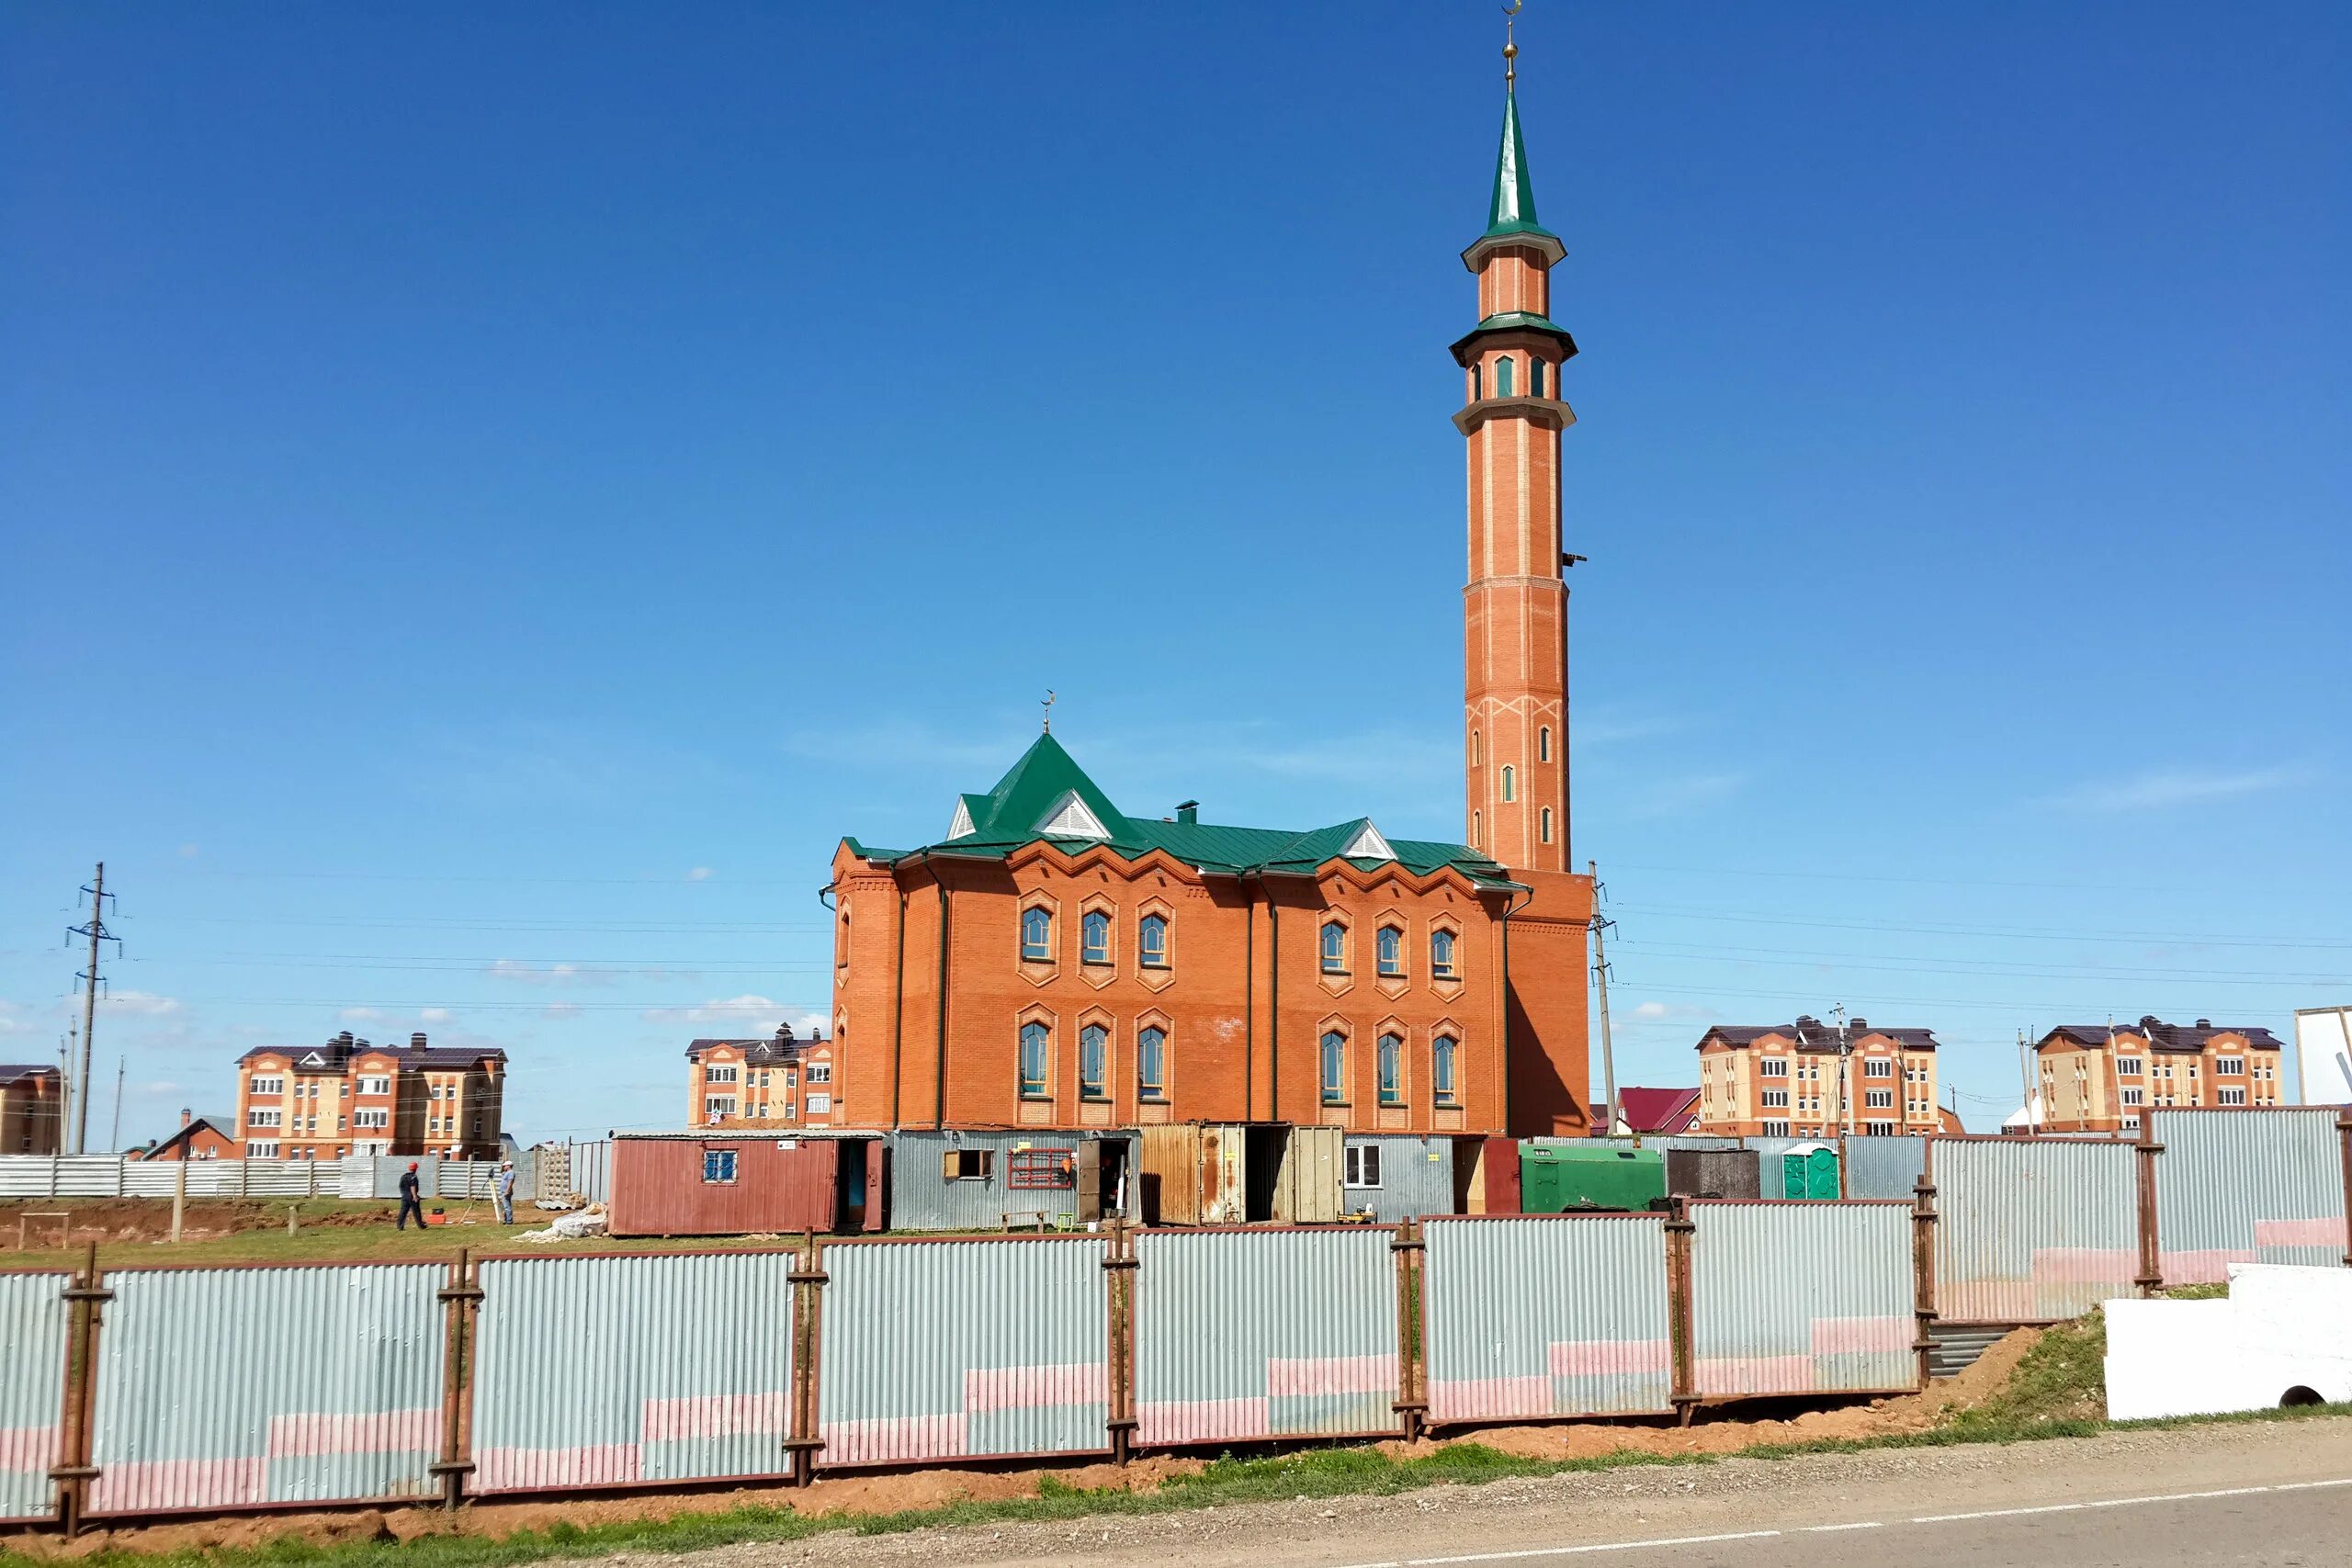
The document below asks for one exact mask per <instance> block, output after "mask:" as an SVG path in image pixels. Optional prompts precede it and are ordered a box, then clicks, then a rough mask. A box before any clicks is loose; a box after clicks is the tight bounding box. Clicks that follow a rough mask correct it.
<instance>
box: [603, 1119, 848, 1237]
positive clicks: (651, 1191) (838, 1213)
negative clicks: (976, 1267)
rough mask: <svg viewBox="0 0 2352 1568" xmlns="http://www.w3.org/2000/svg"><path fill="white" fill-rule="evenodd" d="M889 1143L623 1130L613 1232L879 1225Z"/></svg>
mask: <svg viewBox="0 0 2352 1568" xmlns="http://www.w3.org/2000/svg"><path fill="white" fill-rule="evenodd" d="M885 1148H886V1145H885V1144H884V1142H883V1140H882V1138H881V1136H880V1135H879V1134H870V1133H869V1134H848V1135H842V1134H821V1135H811V1134H809V1133H807V1132H800V1133H797V1134H786V1135H785V1136H781V1137H779V1136H777V1134H776V1133H775V1130H773V1129H770V1130H768V1131H764V1132H757V1133H753V1132H736V1131H719V1130H717V1129H708V1130H701V1131H695V1132H690V1133H637V1134H619V1135H617V1136H616V1137H615V1138H614V1139H613V1146H612V1188H613V1190H612V1198H611V1201H610V1203H609V1206H608V1207H609V1213H610V1215H611V1219H610V1225H611V1229H612V1234H613V1235H616V1236H648V1235H785V1234H788V1233H790V1232H795V1231H837V1232H847V1231H862V1230H880V1229H881V1228H882V1227H883V1224H884V1222H885V1219H886V1212H885V1207H884V1204H883V1202H882V1201H881V1198H882V1194H883V1193H884V1192H885V1191H886V1190H887V1174H886V1168H887V1164H888V1162H887V1159H886V1157H885Z"/></svg>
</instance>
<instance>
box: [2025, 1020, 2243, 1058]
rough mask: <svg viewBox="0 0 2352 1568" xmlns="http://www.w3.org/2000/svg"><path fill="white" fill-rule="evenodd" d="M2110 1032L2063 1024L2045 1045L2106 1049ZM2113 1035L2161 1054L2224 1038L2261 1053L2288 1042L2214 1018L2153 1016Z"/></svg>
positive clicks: (2045, 1038) (2089, 1025) (2117, 1028)
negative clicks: (2240, 1039)
mask: <svg viewBox="0 0 2352 1568" xmlns="http://www.w3.org/2000/svg"><path fill="white" fill-rule="evenodd" d="M2109 1032H2110V1031H2109V1027H2108V1025H2106V1024H2104V1023H2062V1024H2059V1025H2058V1026H2057V1027H2055V1028H2053V1029H2052V1030H2051V1031H2050V1032H2049V1033H2047V1034H2045V1035H2043V1036H2042V1037H2041V1043H2048V1042H2050V1041H2052V1040H2055V1039H2059V1038H2062V1037H2063V1038H2064V1039H2068V1040H2072V1041H2074V1042H2075V1043H2078V1044H2083V1045H2104V1044H2106V1043H2107V1041H2108V1036H2109ZM2112 1032H2113V1033H2116V1034H2129V1035H2137V1036H2138V1037H2140V1038H2141V1039H2143V1040H2145V1041H2146V1042H2147V1043H2148V1044H2149V1047H2150V1048H2151V1049H2153V1050H2157V1051H2202V1050H2203V1049H2204V1048H2205V1047H2206V1046H2207V1045H2208V1044H2210V1043H2211V1042H2212V1040H2213V1038H2214V1036H2216V1035H2220V1034H2236V1035H2242V1036H2244V1037H2245V1043H2247V1044H2248V1045H2250V1046H2252V1047H2253V1048H2255V1049H2256V1050H2257V1051H2279V1050H2284V1049H2285V1048H2286V1042H2285V1041H2283V1040H2280V1039H2279V1038H2278V1036H2277V1035H2275V1034H2273V1033H2271V1032H2270V1031H2268V1030H2267V1029H2265V1028H2263V1027H2262V1026H2260V1025H2259V1024H2236V1023H2223V1024H2216V1023H2215V1022H2214V1021H2212V1020H2211V1019H2210V1018H2200V1019H2199V1020H2198V1021H2196V1022H2195V1023H2166V1022H2165V1021H2163V1020H2162V1019H2159V1018H2157V1017H2156V1016H2155V1015H2154V1014H2153V1013H2150V1014H2148V1015H2146V1016H2144V1017H2143V1018H2142V1019H2141V1020H2140V1021H2139V1022H2137V1023H2119V1024H2116V1025H2115V1026H2114V1028H2113V1030H2112Z"/></svg>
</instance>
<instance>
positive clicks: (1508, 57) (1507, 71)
mask: <svg viewBox="0 0 2352 1568" xmlns="http://www.w3.org/2000/svg"><path fill="white" fill-rule="evenodd" d="M1526 4H1527V0H1510V5H1508V6H1504V7H1503V90H1504V91H1506V92H1516V91H1517V90H1518V87H1519V65H1518V60H1519V39H1518V38H1517V36H1516V31H1517V28H1518V26H1519V13H1520V8H1521V6H1524V5H1526Z"/></svg>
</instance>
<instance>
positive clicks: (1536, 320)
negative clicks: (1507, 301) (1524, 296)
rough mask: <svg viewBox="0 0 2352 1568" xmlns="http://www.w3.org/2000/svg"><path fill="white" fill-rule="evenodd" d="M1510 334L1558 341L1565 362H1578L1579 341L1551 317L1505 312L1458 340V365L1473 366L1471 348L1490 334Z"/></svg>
mask: <svg viewBox="0 0 2352 1568" xmlns="http://www.w3.org/2000/svg"><path fill="white" fill-rule="evenodd" d="M1510 332H1519V333H1540V334H1542V335H1543V336H1544V337H1548V338H1552V339H1555V340H1556V341H1557V342H1558V343H1559V344H1560V346H1561V347H1562V348H1563V349H1565V350H1566V353H1564V354H1563V355H1561V356H1560V357H1561V358H1563V359H1574V358H1575V357H1576V356H1577V340H1576V339H1575V338H1573V337H1570V336H1569V335H1568V329H1567V328H1566V327H1564V326H1562V325H1560V324H1559V323H1558V322H1557V321H1553V320H1552V319H1551V318H1550V317H1549V316H1539V315H1537V314H1536V313H1535V312H1534V311H1532V310H1501V311H1498V312H1497V313H1496V314H1494V315H1491V316H1488V317H1487V319H1486V320H1484V321H1480V322H1479V323H1478V324H1477V325H1476V326H1475V327H1472V328H1471V329H1470V330H1469V331H1468V332H1466V333H1463V334H1462V336H1460V337H1459V338H1456V339H1455V340H1454V342H1453V357H1454V360H1455V362H1456V363H1457V364H1462V365H1467V364H1469V363H1470V355H1469V349H1470V345H1471V344H1474V343H1476V342H1477V341H1478V340H1479V339H1480V338H1482V337H1485V336H1486V335H1487V333H1510Z"/></svg>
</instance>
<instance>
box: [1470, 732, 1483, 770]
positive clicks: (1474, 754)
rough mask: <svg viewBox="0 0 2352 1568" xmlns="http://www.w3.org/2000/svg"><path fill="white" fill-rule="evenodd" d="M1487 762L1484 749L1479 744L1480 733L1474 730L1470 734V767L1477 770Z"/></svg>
mask: <svg viewBox="0 0 2352 1568" xmlns="http://www.w3.org/2000/svg"><path fill="white" fill-rule="evenodd" d="M1485 760H1486V759H1485V756H1484V749H1483V748H1481V747H1480V746H1479V744H1478V732H1477V731H1476V730H1475V729H1474V730H1472V731H1471V732H1470V765H1471V766H1472V767H1474V768H1475V767H1476V766H1477V765H1478V764H1479V763H1480V762H1482V761H1485Z"/></svg>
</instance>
